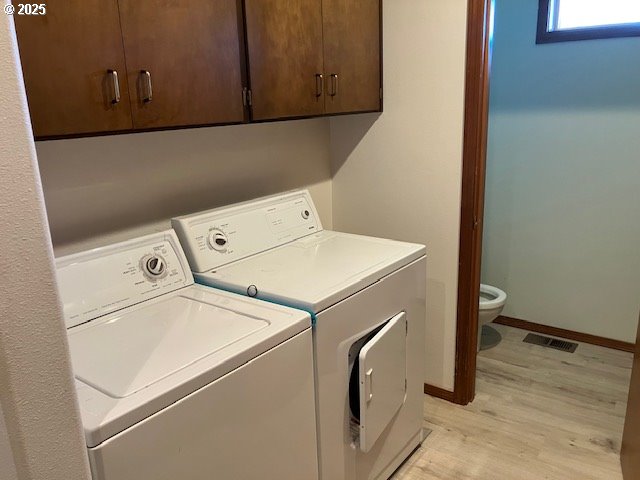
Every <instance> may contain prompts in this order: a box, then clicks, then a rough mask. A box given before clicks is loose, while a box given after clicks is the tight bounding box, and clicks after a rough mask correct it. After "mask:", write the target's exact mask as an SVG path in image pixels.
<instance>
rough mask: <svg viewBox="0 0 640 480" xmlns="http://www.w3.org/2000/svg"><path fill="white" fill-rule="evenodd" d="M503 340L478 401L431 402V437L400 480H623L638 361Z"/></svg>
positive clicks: (520, 333) (488, 363)
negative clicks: (626, 433) (629, 393)
mask: <svg viewBox="0 0 640 480" xmlns="http://www.w3.org/2000/svg"><path fill="white" fill-rule="evenodd" d="M492 326H494V328H495V329H496V330H499V331H500V333H501V334H502V337H503V340H502V342H501V343H500V344H499V345H498V346H496V347H494V348H493V349H491V350H486V351H483V352H481V353H480V355H479V356H478V374H477V381H476V384H477V386H476V398H475V400H474V401H473V403H471V404H470V405H468V406H466V407H461V406H457V405H453V404H450V403H448V402H445V401H443V400H439V399H435V398H431V397H426V400H425V404H424V418H425V427H426V428H428V429H430V430H432V433H431V434H430V435H429V437H428V438H427V439H426V440H425V441H424V443H423V445H422V447H421V448H420V449H418V450H417V451H416V452H415V453H414V455H413V456H412V457H411V458H409V459H408V460H407V462H406V463H405V464H404V466H403V467H401V468H400V470H399V471H398V472H396V474H395V475H394V476H393V477H392V478H393V479H394V480H401V479H402V480H418V479H420V480H423V479H424V480H427V479H445V480H467V479H478V480H529V479H531V480H541V479H549V480H620V479H621V478H622V474H621V472H620V458H619V454H620V440H621V437H622V428H623V423H624V414H625V407H626V400H627V391H628V387H629V378H630V376H631V364H632V359H633V357H632V354H630V353H624V352H619V351H616V350H610V349H607V348H602V347H596V346H592V345H588V344H580V345H579V347H578V348H577V350H576V351H575V353H566V352H561V351H558V350H552V349H549V348H544V347H539V346H536V345H529V344H526V343H522V339H523V338H524V336H525V335H526V334H527V333H528V332H525V331H524V330H518V329H515V328H511V327H506V326H503V325H492Z"/></svg>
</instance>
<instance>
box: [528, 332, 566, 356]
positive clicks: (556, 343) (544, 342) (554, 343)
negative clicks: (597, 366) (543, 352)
mask: <svg viewBox="0 0 640 480" xmlns="http://www.w3.org/2000/svg"><path fill="white" fill-rule="evenodd" d="M523 342H525V343H532V344H533V345H540V346H542V347H549V348H555V349H556V350H562V351H563V352H569V353H573V352H575V351H576V348H578V344H577V343H574V342H568V341H567V340H558V339H557V338H551V337H545V336H544V335H538V334H535V333H529V334H527V336H526V337H524V340H523Z"/></svg>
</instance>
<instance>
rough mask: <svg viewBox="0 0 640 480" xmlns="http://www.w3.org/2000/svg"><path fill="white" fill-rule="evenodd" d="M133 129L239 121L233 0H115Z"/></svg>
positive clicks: (237, 16) (237, 25) (239, 59)
mask: <svg viewBox="0 0 640 480" xmlns="http://www.w3.org/2000/svg"><path fill="white" fill-rule="evenodd" d="M119 3H120V15H121V20H122V33H123V37H124V44H125V51H126V53H127V69H128V72H129V74H128V80H129V85H130V93H131V109H132V112H133V124H134V127H135V128H158V127H171V126H186V125H204V124H216V123H238V122H242V121H243V120H244V115H245V110H244V105H243V98H242V89H243V78H242V77H243V70H242V65H243V62H244V58H243V54H244V52H243V51H241V44H242V39H241V36H242V35H243V32H242V31H241V25H242V18H241V7H240V2H239V1H238V0H190V1H188V2H179V1H166V0H144V1H142V0H119Z"/></svg>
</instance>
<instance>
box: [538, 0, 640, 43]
mask: <svg viewBox="0 0 640 480" xmlns="http://www.w3.org/2000/svg"><path fill="white" fill-rule="evenodd" d="M634 36H640V1H639V0H540V6H539V10H538V36H537V39H536V43H550V42H569V41H572V40H590V39H593V38H612V37H634Z"/></svg>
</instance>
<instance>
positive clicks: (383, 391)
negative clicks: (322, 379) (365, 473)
mask: <svg viewBox="0 0 640 480" xmlns="http://www.w3.org/2000/svg"><path fill="white" fill-rule="evenodd" d="M358 360H359V377H360V450H362V451H363V452H368V451H369V450H370V449H371V447H372V446H373V444H374V443H375V442H376V440H378V437H380V434H381V433H382V432H383V431H384V429H385V428H386V427H387V425H389V423H390V422H391V420H392V419H393V417H394V416H395V414H396V412H397V411H398V409H399V408H400V407H401V406H402V404H403V403H404V399H405V393H406V378H407V317H406V313H405V312H401V313H399V314H398V315H396V316H395V317H393V318H392V319H391V320H389V322H388V323H387V324H386V325H385V326H384V327H383V328H382V329H381V330H380V331H379V332H378V333H377V334H376V335H375V336H374V337H373V338H372V339H371V340H370V341H369V342H367V344H366V345H365V346H364V347H362V350H360V355H359V358H358Z"/></svg>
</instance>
